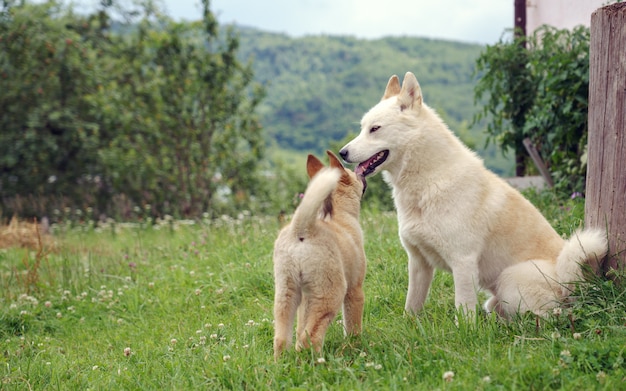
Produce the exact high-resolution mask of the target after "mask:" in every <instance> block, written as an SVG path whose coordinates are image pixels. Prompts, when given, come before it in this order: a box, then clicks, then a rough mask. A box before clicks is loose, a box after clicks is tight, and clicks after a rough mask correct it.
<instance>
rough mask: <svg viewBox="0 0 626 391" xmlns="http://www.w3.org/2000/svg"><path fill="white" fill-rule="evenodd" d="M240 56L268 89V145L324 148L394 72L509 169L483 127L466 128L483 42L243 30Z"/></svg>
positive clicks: (263, 110) (501, 168)
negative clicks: (487, 142) (411, 79)
mask: <svg viewBox="0 0 626 391" xmlns="http://www.w3.org/2000/svg"><path fill="white" fill-rule="evenodd" d="M238 34H239V38H240V48H239V58H240V59H241V60H243V61H248V60H251V61H253V64H252V67H253V69H254V74H255V79H256V80H257V81H259V82H261V83H264V84H266V86H267V97H266V98H265V99H264V100H263V102H261V104H260V105H259V107H258V112H259V114H260V119H261V122H262V125H263V127H264V129H265V135H266V138H267V140H268V143H269V144H270V146H273V147H279V148H282V149H291V150H299V151H316V152H321V151H322V150H324V149H326V148H328V146H329V143H331V142H336V141H338V140H342V139H344V138H345V137H346V136H347V135H348V134H350V133H356V132H358V130H359V121H360V119H361V116H362V115H363V114H364V112H365V111H366V110H367V109H369V108H370V107H371V106H372V105H373V104H374V103H376V102H377V101H378V100H379V99H380V97H381V96H382V93H383V90H384V87H385V85H386V83H387V80H388V79H389V77H390V76H391V75H392V74H397V75H399V76H401V77H402V76H403V75H404V73H405V72H406V71H411V72H413V73H415V75H416V76H417V78H418V80H419V82H420V84H421V87H422V90H423V93H424V97H425V100H426V103H427V104H429V105H430V106H432V107H434V108H435V109H436V110H437V111H438V112H439V114H440V115H441V116H442V117H443V118H444V119H445V121H446V122H447V123H448V125H449V126H450V128H451V129H452V130H453V131H455V132H456V133H457V134H458V135H460V136H461V137H462V138H463V139H464V140H465V141H466V142H467V143H469V144H470V145H471V146H472V147H474V148H476V149H477V150H478V151H479V153H480V154H481V155H482V156H483V158H485V160H486V162H487V165H488V166H489V167H490V168H492V169H494V170H495V171H497V172H499V173H501V174H509V173H510V170H511V164H510V162H509V161H508V160H507V159H503V157H502V155H501V153H500V152H499V151H497V150H496V149H495V148H493V147H491V148H490V149H489V150H487V151H485V150H482V149H483V147H484V142H483V140H484V136H483V129H482V128H479V127H473V128H471V129H469V125H470V123H471V121H472V118H473V116H474V113H475V112H477V111H478V108H477V107H475V105H474V100H473V97H474V93H473V88H474V85H475V83H476V77H475V75H474V68H475V61H476V58H478V56H479V54H480V52H481V51H482V50H483V49H484V47H483V46H481V45H473V44H466V43H459V42H450V41H442V40H433V39H425V38H415V37H388V38H383V39H377V40H364V39H357V38H354V37H349V36H307V37H302V38H292V37H289V36H287V35H285V34H275V33H268V32H263V31H259V30H256V29H251V28H239V29H238Z"/></svg>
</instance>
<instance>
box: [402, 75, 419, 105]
mask: <svg viewBox="0 0 626 391" xmlns="http://www.w3.org/2000/svg"><path fill="white" fill-rule="evenodd" d="M398 103H399V104H400V109H401V110H403V111H404V110H405V109H407V108H411V109H419V108H420V107H422V90H421V88H420V85H419V83H418V82H417V79H416V78H415V75H414V74H412V73H411V72H407V73H406V75H404V80H403V81H402V89H401V90H400V94H399V95H398Z"/></svg>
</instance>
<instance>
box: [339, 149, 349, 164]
mask: <svg viewBox="0 0 626 391" xmlns="http://www.w3.org/2000/svg"><path fill="white" fill-rule="evenodd" d="M339 156H341V158H342V159H343V160H345V161H347V160H346V159H348V150H347V149H345V148H344V149H342V150H341V151H339Z"/></svg>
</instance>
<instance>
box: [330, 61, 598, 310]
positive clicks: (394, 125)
mask: <svg viewBox="0 0 626 391" xmlns="http://www.w3.org/2000/svg"><path fill="white" fill-rule="evenodd" d="M340 155H341V156H342V157H343V159H344V160H345V161H347V162H351V163H358V166H357V168H356V172H357V173H360V174H362V175H364V176H367V175H373V174H375V173H377V172H379V171H381V170H384V174H385V179H386V181H387V182H388V183H389V184H390V185H391V187H392V189H393V199H394V202H395V206H396V209H397V214H398V225H399V233H400V239H401V241H402V245H403V246H404V248H405V250H406V252H407V254H408V258H409V268H408V269H409V286H408V293H407V298H406V304H405V309H406V310H407V311H408V312H417V311H419V310H420V309H421V308H422V306H423V305H424V301H425V300H426V297H427V295H428V290H429V287H430V285H431V282H432V279H433V273H434V270H435V269H436V268H439V269H443V270H447V271H449V272H452V277H453V279H454V289H455V292H454V296H455V303H456V307H457V309H459V310H461V311H464V312H470V313H473V312H474V311H475V309H476V305H477V292H478V290H479V289H480V288H484V289H486V290H488V291H490V292H491V293H492V294H493V296H492V297H491V298H490V299H489V300H488V302H487V303H486V304H485V308H486V309H487V310H488V311H491V310H495V311H497V312H498V313H499V314H501V315H503V316H510V315H512V314H514V313H518V312H525V311H532V312H534V313H535V314H538V315H544V314H545V313H546V312H547V311H548V310H550V309H552V308H553V307H555V306H557V305H558V303H559V302H560V301H561V300H563V299H564V298H566V297H567V296H568V294H569V293H570V290H571V284H570V283H571V282H574V281H578V280H580V279H581V278H582V275H581V268H580V266H581V264H587V263H590V264H592V265H593V264H594V263H595V262H596V261H597V260H598V259H601V258H603V257H604V256H605V254H606V252H607V242H606V238H605V237H604V234H603V233H602V231H600V230H583V231H578V232H576V233H574V235H573V236H572V237H571V238H570V239H569V240H567V241H566V240H563V239H562V238H561V237H560V236H559V235H558V234H557V233H556V232H555V230H554V229H553V228H552V227H551V226H550V224H549V223H548V222H547V221H546V219H545V218H544V217H543V216H542V215H541V213H540V212H539V211H538V210H537V209H536V208H535V207H534V206H533V205H532V204H531V203H530V202H529V201H527V200H526V199H525V198H524V197H523V196H522V195H521V194H520V193H519V192H518V191H516V190H515V189H513V188H512V187H511V186H509V185H508V184H507V183H506V182H505V181H504V180H502V179H501V178H499V177H498V176H496V175H495V174H493V173H492V172H490V171H489V170H487V169H486V168H485V167H484V165H483V162H482V160H481V159H480V158H479V157H478V156H476V154H474V153H473V152H472V151H470V150H469V149H468V148H467V147H465V145H463V144H462V143H461V141H460V140H459V139H458V138H457V137H456V136H455V135H454V134H453V133H452V132H451V131H450V130H449V129H448V127H447V126H446V125H445V124H444V123H443V121H442V120H441V119H440V118H439V116H437V114H436V113H435V112H434V111H433V110H432V109H431V108H430V107H428V106H427V105H426V104H425V103H424V102H423V98H422V92H421V90H420V86H419V84H418V82H417V79H416V78H415V76H414V75H413V74H412V73H410V72H407V74H406V75H405V77H404V81H403V84H402V86H400V82H399V79H398V77H397V76H395V75H394V76H392V77H391V78H390V79H389V82H388V84H387V88H386V90H385V93H384V95H383V98H382V100H381V101H380V102H379V103H378V104H377V105H376V106H374V107H373V108H372V109H370V111H369V112H367V113H366V114H365V115H364V116H363V119H362V120H361V132H360V134H359V135H358V136H357V137H356V138H355V139H353V140H352V141H350V142H349V143H348V144H347V145H346V146H345V147H344V148H343V149H342V150H341V151H340Z"/></svg>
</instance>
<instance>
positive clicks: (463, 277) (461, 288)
mask: <svg viewBox="0 0 626 391" xmlns="http://www.w3.org/2000/svg"><path fill="white" fill-rule="evenodd" d="M452 278H453V279H454V304H455V305H456V309H457V311H460V312H462V313H463V314H465V315H468V316H473V315H474V314H475V313H476V305H477V304H478V296H477V294H478V291H479V289H480V284H479V281H478V264H477V260H476V258H475V257H467V258H465V259H463V260H462V261H461V262H460V264H459V265H458V266H457V267H454V268H453V269H452Z"/></svg>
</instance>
